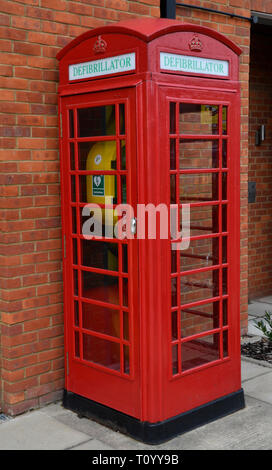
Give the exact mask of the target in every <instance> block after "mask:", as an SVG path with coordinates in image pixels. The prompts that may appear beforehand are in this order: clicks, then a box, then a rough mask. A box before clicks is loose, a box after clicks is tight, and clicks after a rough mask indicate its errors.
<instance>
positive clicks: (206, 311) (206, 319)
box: [180, 302, 219, 338]
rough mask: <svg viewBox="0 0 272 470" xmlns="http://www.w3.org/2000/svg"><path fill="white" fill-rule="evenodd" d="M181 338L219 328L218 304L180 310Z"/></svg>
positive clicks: (213, 303)
mask: <svg viewBox="0 0 272 470" xmlns="http://www.w3.org/2000/svg"><path fill="white" fill-rule="evenodd" d="M180 322H181V337H182V338H185V337H187V336H192V335H195V334H197V333H203V332H204V331H208V330H213V329H214V328H219V302H212V303H209V304H205V305H198V306H197V307H193V308H187V309H185V310H184V309H182V310H181V320H180Z"/></svg>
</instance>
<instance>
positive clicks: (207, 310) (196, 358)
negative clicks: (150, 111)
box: [160, 86, 240, 418]
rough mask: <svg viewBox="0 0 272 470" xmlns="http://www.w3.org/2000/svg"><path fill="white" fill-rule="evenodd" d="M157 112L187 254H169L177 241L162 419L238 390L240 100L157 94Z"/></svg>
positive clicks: (190, 92)
mask: <svg viewBox="0 0 272 470" xmlns="http://www.w3.org/2000/svg"><path fill="white" fill-rule="evenodd" d="M160 109H161V110H162V114H163V115H165V116H168V118H167V119H168V131H167V135H166V139H165V140H164V141H163V145H162V151H163V152H164V154H167V155H168V168H169V194H168V203H169V204H175V205H177V206H178V207H179V231H181V230H182V229H183V228H184V227H183V226H184V225H185V221H184V216H185V213H183V212H182V207H184V205H185V204H188V205H190V233H189V237H190V238H189V240H188V241H189V244H188V246H186V243H184V245H183V247H181V250H180V251H179V250H174V249H173V248H174V246H173V245H174V244H175V243H176V242H175V239H174V238H173V239H172V240H171V241H169V251H170V252H171V255H170V256H169V257H168V260H169V265H168V266H169V268H168V269H169V270H168V276H169V277H170V279H171V298H170V299H169V304H170V305H169V306H170V309H169V310H170V311H169V316H168V319H167V320H164V321H165V325H164V326H165V330H167V327H168V331H169V336H168V339H167V340H166V339H165V341H164V346H165V351H164V354H163V355H162V358H163V359H164V358H168V361H167V362H168V364H166V361H165V370H167V369H168V377H167V374H165V377H164V417H165V418H168V417H171V416H175V415H178V414H180V413H183V412H186V411H188V410H191V409H194V408H196V407H198V406H200V405H203V404H205V403H209V402H212V401H214V400H216V399H217V398H219V397H222V396H224V395H228V394H231V393H232V392H236V391H237V390H239V389H240V361H239V360H237V358H239V354H240V343H239V341H240V334H239V331H240V325H239V315H238V312H239V275H240V272H239V258H240V255H239V230H240V223H239V158H240V155H239V113H237V109H238V110H239V97H237V94H234V93H228V92H224V91H222V92H221V91H220V92H219V91H214V90H209V89H208V88H207V89H205V91H204V90H196V89H188V87H187V89H185V88H183V87H182V86H180V88H179V89H178V90H177V89H175V88H171V87H161V90H160ZM237 144H238V145H237ZM233 185H235V190H232V188H233V187H234V186H233ZM183 236H186V234H185V232H184V233H183ZM170 245H171V246H170ZM171 248H172V249H171Z"/></svg>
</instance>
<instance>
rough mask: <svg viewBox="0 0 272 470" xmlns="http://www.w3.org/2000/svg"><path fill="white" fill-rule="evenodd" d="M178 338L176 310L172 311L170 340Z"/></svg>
mask: <svg viewBox="0 0 272 470" xmlns="http://www.w3.org/2000/svg"><path fill="white" fill-rule="evenodd" d="M176 339H178V312H177V311H176V310H175V311H174V312H172V341H175V340H176Z"/></svg>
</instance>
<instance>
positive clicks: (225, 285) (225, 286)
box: [222, 268, 228, 295]
mask: <svg viewBox="0 0 272 470" xmlns="http://www.w3.org/2000/svg"><path fill="white" fill-rule="evenodd" d="M222 284H223V286H222V293H223V295H226V294H227V293H228V268H223V269H222Z"/></svg>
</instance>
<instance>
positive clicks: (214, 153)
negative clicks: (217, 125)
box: [179, 139, 219, 169]
mask: <svg viewBox="0 0 272 470" xmlns="http://www.w3.org/2000/svg"><path fill="white" fill-rule="evenodd" d="M179 166H180V168H181V169H185V168H218V167H219V143H218V140H206V139H205V140H191V139H180V141H179Z"/></svg>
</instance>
